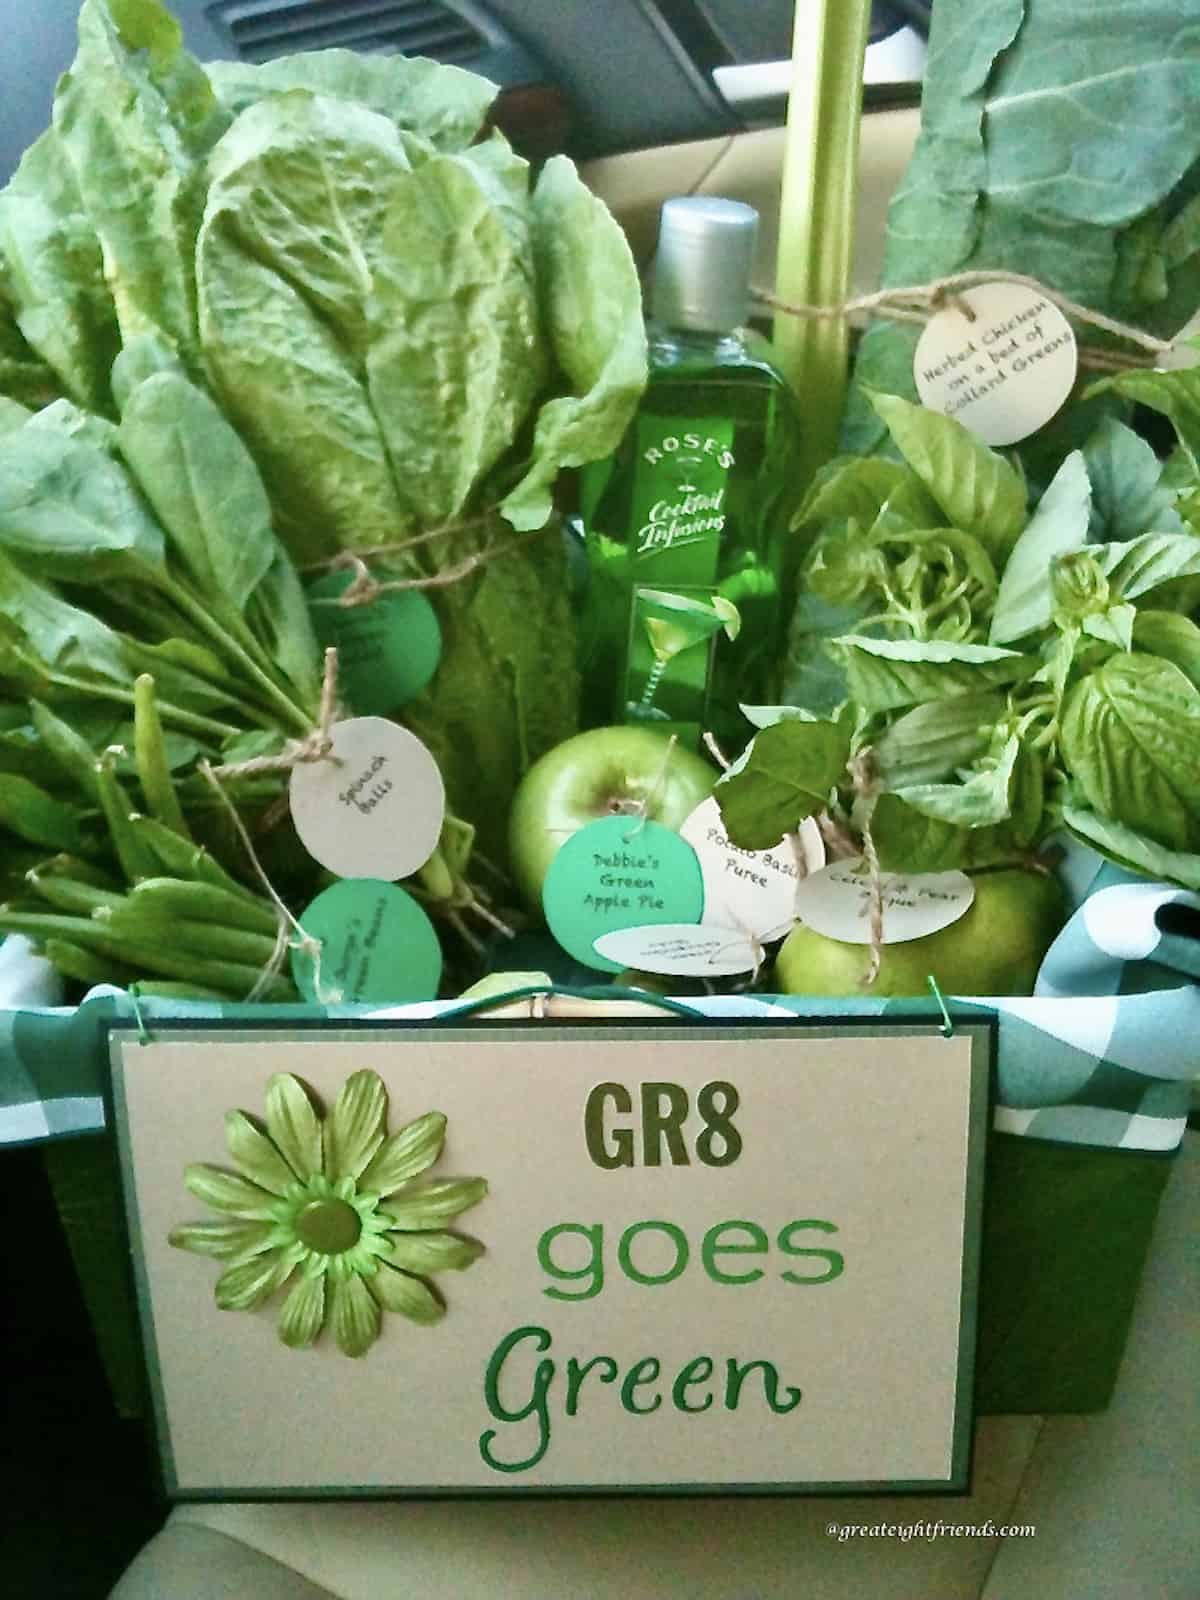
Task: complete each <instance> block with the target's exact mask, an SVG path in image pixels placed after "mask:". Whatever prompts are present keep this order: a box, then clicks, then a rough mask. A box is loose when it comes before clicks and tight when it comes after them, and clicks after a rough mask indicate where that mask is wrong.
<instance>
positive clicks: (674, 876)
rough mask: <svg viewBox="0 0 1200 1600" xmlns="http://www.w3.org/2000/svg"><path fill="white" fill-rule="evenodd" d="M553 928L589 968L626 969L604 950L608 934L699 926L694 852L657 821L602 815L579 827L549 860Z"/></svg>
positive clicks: (545, 894)
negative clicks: (600, 946)
mask: <svg viewBox="0 0 1200 1600" xmlns="http://www.w3.org/2000/svg"><path fill="white" fill-rule="evenodd" d="M542 907H543V909H544V911H545V913H546V922H547V924H548V925H549V928H550V932H551V933H552V934H553V935H554V937H555V938H556V939H557V940H558V942H559V944H560V945H561V946H562V947H563V949H564V950H566V951H567V953H568V954H569V955H573V956H574V957H575V959H576V961H581V962H582V963H583V965H584V966H585V967H594V968H596V970H597V971H599V972H620V970H621V967H622V965H623V963H622V962H618V961H611V960H609V959H608V957H606V956H602V955H600V954H599V953H598V952H597V950H596V948H595V943H596V940H597V939H598V938H600V936H601V935H602V934H605V933H612V932H614V931H616V930H617V929H619V928H633V927H644V926H646V925H647V924H650V923H664V922H687V923H696V922H699V920H700V915H701V913H702V911H703V910H704V885H703V880H702V878H701V875H700V863H699V861H698V860H697V859H696V852H695V851H694V850H693V849H692V847H691V845H690V844H688V843H687V841H686V840H685V839H681V838H680V837H679V835H678V834H677V833H672V832H671V830H670V829H669V828H664V827H663V826H662V824H661V823H658V822H646V821H644V820H643V819H642V818H640V817H625V816H620V817H602V818H601V819H600V820H599V821H598V822H589V823H588V824H587V826H586V827H584V828H580V830H579V832H578V833H573V834H572V835H571V837H570V838H569V839H568V840H567V841H566V843H565V844H564V845H563V846H562V848H561V849H560V850H559V852H558V854H557V855H556V856H555V857H554V860H553V861H552V862H551V863H550V870H549V871H548V872H547V874H546V881H545V884H544V886H543V889H542Z"/></svg>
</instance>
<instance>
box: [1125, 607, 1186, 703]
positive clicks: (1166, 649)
mask: <svg viewBox="0 0 1200 1600" xmlns="http://www.w3.org/2000/svg"><path fill="white" fill-rule="evenodd" d="M1133 643H1134V645H1135V646H1136V647H1137V649H1139V650H1144V651H1145V652H1146V654H1147V655H1152V656H1159V657H1160V658H1161V659H1162V660H1163V661H1170V662H1172V663H1173V664H1174V665H1175V666H1177V667H1178V668H1179V670H1180V672H1182V673H1183V674H1184V676H1185V677H1186V678H1188V679H1190V681H1191V682H1192V683H1194V684H1195V686H1196V688H1197V689H1200V628H1198V627H1197V626H1196V624H1195V623H1194V622H1192V621H1191V620H1190V618H1188V617H1181V616H1180V615H1179V613H1178V612H1176V611H1139V612H1138V614H1137V616H1136V618H1135V619H1134V624H1133Z"/></svg>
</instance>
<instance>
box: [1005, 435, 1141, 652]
mask: <svg viewBox="0 0 1200 1600" xmlns="http://www.w3.org/2000/svg"><path fill="white" fill-rule="evenodd" d="M1124 431H1127V430H1124ZM1090 513H1091V485H1090V482H1089V478H1088V470H1087V465H1086V463H1085V461H1084V458H1083V456H1082V455H1080V454H1079V452H1078V451H1072V452H1071V454H1070V455H1069V456H1068V457H1067V459H1066V460H1065V461H1064V462H1063V464H1062V466H1061V467H1060V468H1059V470H1058V472H1057V473H1056V474H1055V477H1054V480H1053V482H1052V483H1051V484H1050V486H1049V487H1048V488H1047V490H1046V492H1045V494H1044V495H1043V496H1042V498H1041V500H1040V501H1039V502H1038V506H1037V510H1036V511H1035V512H1034V514H1033V516H1032V517H1031V518H1030V519H1029V524H1028V526H1027V527H1026V529H1025V531H1024V533H1022V534H1021V537H1020V538H1019V539H1018V540H1017V542H1016V544H1015V545H1014V547H1013V551H1012V554H1011V555H1010V556H1009V558H1008V561H1007V563H1006V565H1005V568H1004V575H1003V577H1002V578H1001V580H1000V590H999V593H998V594H997V596H996V605H995V609H994V610H993V612H992V626H991V632H990V633H989V635H988V638H989V640H990V642H991V643H992V644H1009V643H1011V642H1012V641H1013V640H1014V639H1022V638H1024V637H1025V636H1026V635H1027V634H1030V633H1036V632H1037V631H1038V630H1039V629H1042V628H1048V627H1049V626H1050V618H1051V613H1052V610H1053V594H1052V589H1051V582H1050V567H1051V563H1052V562H1053V561H1054V560H1055V558H1056V557H1058V556H1061V555H1063V554H1065V553H1066V552H1067V551H1070V550H1078V549H1079V548H1080V547H1081V546H1082V545H1083V544H1084V543H1085V542H1086V540H1087V537H1088V527H1089V519H1090Z"/></svg>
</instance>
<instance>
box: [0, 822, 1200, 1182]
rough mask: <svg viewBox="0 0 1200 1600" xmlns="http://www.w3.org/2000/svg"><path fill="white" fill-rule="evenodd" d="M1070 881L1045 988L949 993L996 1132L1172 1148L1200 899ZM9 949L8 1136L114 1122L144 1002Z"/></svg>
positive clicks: (2, 963) (1189, 1026) (0, 1062)
mask: <svg viewBox="0 0 1200 1600" xmlns="http://www.w3.org/2000/svg"><path fill="white" fill-rule="evenodd" d="M1088 857H1090V860H1089V859H1088ZM1065 876H1066V879H1067V882H1068V884H1069V886H1070V888H1071V889H1072V892H1073V894H1074V897H1075V900H1076V902H1077V903H1078V909H1077V910H1076V911H1075V913H1074V915H1073V916H1072V917H1071V919H1070V921H1069V922H1068V924H1067V926H1066V927H1065V928H1064V929H1063V932H1062V933H1061V934H1060V935H1059V937H1058V939H1057V940H1056V941H1055V943H1054V945H1053V947H1052V948H1051V950H1050V952H1049V954H1048V955H1047V957H1046V960H1045V962H1044V963H1043V966H1042V971H1041V975H1040V978H1039V982H1038V992H1037V995H1036V997H1035V998H1034V999H1031V1000H1011V999H986V1000H979V999H973V1000H956V999H954V998H953V997H947V998H948V1003H949V1006H950V1014H951V1016H952V1018H953V1017H962V1018H964V1019H965V1018H967V1017H977V1016H979V1015H980V1014H981V1013H982V1014H989V1013H990V1014H994V1015H995V1016H996V1018H997V1022H998V1035H999V1043H998V1050H997V1080H996V1110H995V1126H996V1127H997V1129H999V1130H1001V1131H1002V1132H1006V1133H1014V1134H1021V1135H1024V1136H1026V1137H1031V1138H1037V1139H1046V1140H1050V1141H1053V1142H1055V1143H1066V1144H1082V1145H1094V1146H1105V1147H1109V1148H1121V1149H1129V1150H1157V1151H1169V1150H1173V1149H1175V1148H1176V1146H1177V1145H1178V1144H1179V1143H1180V1140H1181V1139H1182V1137H1183V1131H1184V1127H1185V1126H1186V1122H1187V1116H1188V1109H1189V1104H1190V1098H1191V1085H1192V1081H1193V1079H1195V1078H1196V1077H1197V1076H1200V896H1197V895H1194V894H1187V893H1185V892H1184V891H1182V890H1176V889H1170V888H1167V887H1164V886H1163V885H1161V884H1153V883H1147V882H1146V881H1145V880H1142V879H1138V878H1135V877H1133V876H1132V875H1131V874H1129V873H1125V872H1122V871H1120V870H1118V869H1117V868H1114V867H1111V866H1107V865H1105V864H1104V863H1102V862H1100V861H1099V858H1098V857H1094V856H1090V852H1073V853H1072V855H1071V857H1070V858H1069V860H1068V863H1067V868H1066V874H1065ZM10 944H12V941H10ZM0 956H3V957H4V958H5V959H3V960H0V1006H6V1007H8V1008H9V1009H4V1010H0V1144H28V1143H36V1142H38V1141H41V1140H46V1139H55V1138H63V1137H68V1136H70V1135H74V1134H84V1133H95V1132H98V1131H100V1130H101V1129H102V1128H103V1126H104V1103H103V1084H104V1080H105V1072H106V1067H105V1057H104V1050H105V1045H104V1025H105V1023H106V1022H107V1021H109V1020H110V1019H112V1018H114V1017H120V1018H123V1019H125V1020H127V1021H130V1022H132V1021H133V1020H134V1009H133V1005H132V1002H131V1001H130V999H129V997H128V995H125V994H123V993H121V991H120V990H116V989H107V990H97V991H93V993H92V994H91V995H89V996H88V997H87V999H86V1000H85V1001H84V1003H83V1004H82V1005H80V1006H78V1007H74V1008H66V1007H55V1006H53V1005H48V1004H46V1000H47V998H52V994H51V993H50V985H52V981H53V980H52V977H51V975H50V974H48V972H47V970H46V968H45V964H44V963H40V962H37V961H36V960H31V959H30V958H29V957H28V953H27V950H25V951H22V949H21V947H20V945H19V944H17V945H16V946H15V947H14V948H13V949H11V950H10V949H9V948H8V946H6V947H5V950H4V951H0ZM6 966H7V969H8V986H7V993H6V992H5V972H6ZM14 969H19V970H16V975H15V977H14ZM639 998H641V997H639ZM686 1005H687V1006H688V1007H690V1008H691V1009H693V1010H695V1011H698V1012H701V1013H702V1014H703V1015H705V1016H708V1017H712V1018H720V1019H721V1020H723V1021H729V1020H731V1019H736V1018H738V1017H744V1018H747V1019H750V1018H765V1019H770V1020H773V1021H777V1022H778V1021H785V1020H787V1019H789V1018H803V1017H827V1016H829V1015H830V1013H831V1011H835V1012H836V1014H837V1015H839V1016H849V1017H862V1018H864V1019H878V1018H880V1017H894V1018H895V1019H896V1020H897V1021H905V1020H911V1019H913V1018H914V1017H918V1016H919V1017H921V1018H923V1019H926V1020H928V1018H929V1016H930V1002H929V1001H927V1000H882V999H881V1000H854V1001H839V1002H836V1003H835V1002H830V1001H828V1000H824V1001H814V1000H804V999H801V998H797V997H795V996H773V997H770V998H759V997H750V996H723V997H720V998H716V997H714V998H710V999H693V998H689V999H688V1000H687V1001H686ZM139 1009H140V1012H141V1015H142V1016H143V1017H144V1018H145V1020H146V1022H147V1023H148V1024H150V1025H151V1026H152V1025H153V1022H154V1020H155V1019H156V1018H162V1017H179V1018H188V1019H191V1020H195V1021H197V1022H203V1021H212V1020H217V1019H229V1020H233V1021H241V1022H243V1023H247V1024H249V1023H252V1022H253V1021H255V1020H256V1019H259V1018H261V1017H263V1016H264V1015H265V1014H269V1015H270V1016H271V1017H272V1018H278V1019H292V1018H295V1019H301V1018H302V1019H306V1020H311V1018H312V1017H313V1016H314V1015H325V1016H328V1017H329V1018H330V1019H331V1020H340V1019H342V1018H345V1017H360V1018H361V1017H364V1016H371V1017H379V1018H387V1019H389V1020H393V1019H394V1020H397V1021H403V1020H408V1021H413V1022H418V1021H419V1022H422V1023H428V1021H430V1020H432V1019H437V1018H439V1017H445V1018H446V1019H447V1020H449V1019H450V1018H451V1017H452V1016H454V1015H455V1014H456V1013H457V1012H458V1008H457V1006H456V1004H455V1003H454V1002H453V1001H447V1002H437V1001H431V1002H428V1003H426V1004H422V1005H411V1006H398V1007H394V1008H389V1009H387V1010H384V1011H380V1010H378V1009H369V1008H366V1007H355V1006H337V1007H328V1008H326V1009H325V1010H324V1012H320V1011H318V1010H317V1008H315V1007H311V1006H294V1007H285V1006H272V1007H262V1006H238V1005H228V1006H221V1005H215V1004H212V1003H209V1002H199V1001H197V1002H193V1003H187V1004H183V1003H180V1002H177V1001H170V1002H167V1001H154V1000H148V999H147V1000H143V1001H141V1002H140V1008H139Z"/></svg>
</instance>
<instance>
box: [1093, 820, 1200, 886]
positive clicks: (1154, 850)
mask: <svg viewBox="0 0 1200 1600" xmlns="http://www.w3.org/2000/svg"><path fill="white" fill-rule="evenodd" d="M1062 818H1063V822H1064V824H1065V825H1066V827H1067V828H1069V829H1070V831H1071V832H1072V833H1073V834H1074V835H1075V837H1076V838H1077V839H1081V840H1082V841H1083V843H1084V844H1086V845H1090V846H1091V848H1092V849H1093V850H1099V851H1100V853H1101V854H1102V855H1105V856H1107V857H1108V858H1109V860H1110V861H1115V862H1117V863H1118V865H1120V866H1123V867H1129V868H1131V869H1132V870H1133V871H1134V872H1140V873H1142V874H1144V876H1146V877H1148V878H1157V879H1160V880H1161V881H1163V882H1165V883H1178V884H1180V885H1181V886H1182V887H1183V888H1185V889H1200V855H1196V854H1193V853H1192V852H1190V851H1177V850H1168V849H1166V848H1165V847H1164V846H1163V845H1161V844H1159V843H1157V842H1156V841H1155V840H1153V839H1148V838H1146V836H1145V835H1144V834H1142V833H1139V832H1137V831H1136V830H1135V829H1133V828H1127V827H1125V826H1124V825H1123V824H1122V823H1120V822H1114V821H1113V820H1112V818H1111V817H1101V816H1098V815H1097V814H1096V813H1095V812H1094V811H1089V810H1087V809H1086V808H1085V807H1082V806H1073V805H1068V806H1064V807H1063V813H1062Z"/></svg>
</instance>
